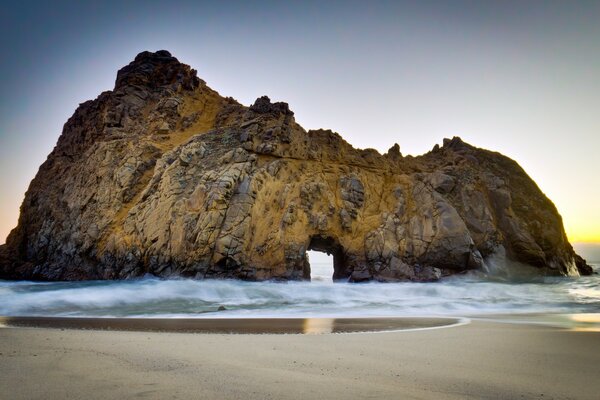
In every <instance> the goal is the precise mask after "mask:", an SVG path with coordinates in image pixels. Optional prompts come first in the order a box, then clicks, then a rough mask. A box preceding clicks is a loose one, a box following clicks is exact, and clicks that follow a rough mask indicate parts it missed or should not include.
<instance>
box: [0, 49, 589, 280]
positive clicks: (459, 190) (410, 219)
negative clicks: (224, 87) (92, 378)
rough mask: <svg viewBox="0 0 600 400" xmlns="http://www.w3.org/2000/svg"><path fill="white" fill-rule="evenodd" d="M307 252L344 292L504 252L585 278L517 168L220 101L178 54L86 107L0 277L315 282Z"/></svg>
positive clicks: (138, 71)
mask: <svg viewBox="0 0 600 400" xmlns="http://www.w3.org/2000/svg"><path fill="white" fill-rule="evenodd" d="M307 248H315V249H323V250H325V251H330V252H332V253H333V254H334V258H335V259H336V260H337V261H336V265H337V267H336V272H335V274H336V277H337V278H339V279H349V280H351V281H364V280H372V279H373V280H379V281H399V280H413V281H421V280H435V279H438V278H439V277H441V276H443V275H450V274H455V273H460V272H464V271H466V270H469V269H477V268H481V267H482V266H483V263H484V262H485V259H486V257H490V256H492V255H494V254H495V253H496V252H498V251H501V252H502V253H505V254H506V256H507V257H508V258H509V259H511V260H514V261H519V262H522V263H526V264H529V265H533V266H535V267H537V268H539V271H540V273H541V274H562V275H577V274H579V273H582V274H589V273H591V272H592V270H591V268H590V267H589V266H588V265H587V264H586V263H585V261H584V260H583V259H581V257H579V256H577V255H576V254H575V252H574V251H573V248H572V247H571V245H570V244H569V242H568V240H567V237H566V235H565V232H564V229H563V225H562V220H561V217H560V215H559V214H558V212H557V210H556V208H555V207H554V205H553V204H552V202H551V201H550V200H549V199H548V198H546V196H544V194H543V193H542V192H541V191H540V189H539V188H538V187H537V185H536V184H535V182H533V181H532V180H531V179H530V178H529V177H528V176H527V174H526V173H525V172H524V171H523V170H522V169H521V167H519V165H518V164H517V163H516V162H514V161H513V160H511V159H509V158H507V157H505V156H502V155H501V154H498V153H494V152H491V151H487V150H483V149H479V148H476V147H474V146H471V145H469V144H467V143H464V142H463V141H462V140H460V138H453V139H445V140H444V143H443V146H441V147H440V146H438V145H436V146H435V147H434V148H433V149H432V150H431V151H430V152H428V153H427V154H424V155H422V156H418V157H412V156H406V157H404V156H403V155H402V154H401V153H400V148H399V146H398V145H394V146H393V147H392V148H390V149H389V151H388V152H387V153H386V154H383V155H381V154H379V153H378V152H377V151H375V150H373V149H366V150H360V149H355V148H353V147H352V146H351V145H350V144H348V143H347V142H346V141H345V140H344V139H342V137H341V136H340V135H338V134H337V133H334V132H332V131H329V130H309V131H306V130H305V129H303V128H302V127H301V126H300V125H298V124H297V123H296V122H295V120H294V113H293V112H292V111H291V110H290V109H289V107H288V105H287V104H286V103H280V102H279V103H272V102H271V101H270V100H269V98H268V97H266V96H264V97H261V98H259V99H257V100H256V102H255V103H254V104H253V105H251V106H250V107H245V106H243V105H241V104H239V103H238V102H237V101H235V100H234V99H232V98H224V97H222V96H220V95H219V94H218V93H217V92H215V91H214V90H212V89H210V88H209V87H208V86H207V85H206V83H205V82H203V81H202V80H200V79H199V78H198V77H197V76H196V71H195V70H193V69H191V68H190V67H189V66H187V65H184V64H181V63H180V62H179V61H178V60H177V59H176V58H174V57H172V56H171V54H170V53H169V52H167V51H159V52H156V53H150V52H143V53H141V54H139V55H138V56H137V57H136V58H135V60H134V61H133V62H131V63H130V64H129V65H128V66H126V67H124V68H122V69H121V70H120V71H119V72H118V74H117V80H116V84H115V88H114V90H113V91H107V92H104V93H102V94H100V96H98V98H97V99H95V100H93V101H87V102H84V103H82V104H81V105H80V106H79V107H78V109H77V110H76V111H75V114H74V115H73V116H72V117H71V118H70V119H69V120H68V121H67V123H66V124H65V126H64V129H63V132H62V135H61V136H60V138H59V139H58V143H57V145H56V147H55V148H54V150H53V151H52V153H51V154H50V155H49V156H48V159H47V161H46V162H44V164H43V165H42V166H41V167H40V169H39V172H38V174H37V175H36V177H35V178H34V180H33V181H32V182H31V184H30V186H29V189H28V191H27V194H26V196H25V200H24V201H23V205H22V206H21V215H20V217H19V224H18V226H17V227H16V228H15V229H14V230H13V231H12V232H11V234H10V235H9V237H8V238H7V242H6V245H3V246H0V277H3V278H10V279H44V280H79V279H125V278H133V277H139V276H143V275H145V274H153V275H156V276H161V277H170V276H186V277H194V278H236V279H246V280H268V279H284V280H293V279H306V278H307V272H306V250H307Z"/></svg>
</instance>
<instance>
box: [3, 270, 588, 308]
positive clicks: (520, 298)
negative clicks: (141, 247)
mask: <svg viewBox="0 0 600 400" xmlns="http://www.w3.org/2000/svg"><path fill="white" fill-rule="evenodd" d="M311 264H312V276H313V280H312V282H287V283H281V282H242V281H234V280H205V281H195V280H189V279H170V280H162V279H157V278H152V277H147V278H142V279H137V280H127V281H88V282H51V283H39V282H26V281H21V282H9V281H0V315H4V316H79V317H81V316H88V317H92V316H93V317H109V316H112V317H188V318H189V317H198V318H202V317H207V318H220V317H223V318H228V317H367V316H416V315H418V316H441V315H444V316H472V315H492V314H531V313H536V314H537V313H544V314H548V313H600V275H597V274H596V275H592V276H587V277H577V278H566V277H538V278H531V277H527V278H523V277H517V278H515V277H510V276H507V275H506V274H501V273H500V274H498V273H489V272H488V273H472V274H469V275H461V276H454V277H450V278H445V279H442V280H441V281H440V282H432V283H412V282H406V283H364V284H351V283H333V282H332V280H331V274H332V266H331V265H330V264H329V263H322V262H313V263H311ZM594 268H595V269H596V271H600V265H599V264H596V265H594Z"/></svg>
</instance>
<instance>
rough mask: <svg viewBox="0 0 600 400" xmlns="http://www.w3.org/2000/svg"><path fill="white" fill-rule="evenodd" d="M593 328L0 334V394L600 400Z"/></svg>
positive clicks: (598, 343)
mask: <svg viewBox="0 0 600 400" xmlns="http://www.w3.org/2000/svg"><path fill="white" fill-rule="evenodd" d="M599 365H600V333H599V332H578V331H572V330H566V329H560V328H554V327H549V326H536V325H526V324H508V323H498V322H491V321H477V320H476V321H472V322H471V323H469V324H466V325H460V326H454V327H449V328H439V329H430V330H412V331H399V332H386V333H353V334H320V335H300V334H283V335H281V334H279V335H278V334H235V335H227V334H200V333H173V332H171V333H166V332H136V331H103V330H82V329H69V328H66V329H65V328H63V329H56V328H23V327H20V328H15V327H8V328H3V329H0V387H1V388H2V391H1V392H0V397H1V398H3V399H108V398H116V399H128V398H136V399H137V398H140V399H312V398H314V399H338V398H339V399H364V398H373V399H465V398H473V399H481V398H485V399H522V398H526V399H527V398H535V399H542V398H543V399H597V398H598V393H600V379H599V377H600V372H599V371H600V369H599Z"/></svg>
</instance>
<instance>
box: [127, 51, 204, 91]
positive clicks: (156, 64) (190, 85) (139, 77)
mask: <svg viewBox="0 0 600 400" xmlns="http://www.w3.org/2000/svg"><path fill="white" fill-rule="evenodd" d="M199 84H200V79H199V78H198V77H197V76H196V70H195V69H192V68H190V66H189V65H186V64H183V63H181V62H179V60H178V59H177V58H175V57H173V56H172V55H171V53H169V52H168V51H166V50H159V51H157V52H155V53H152V52H150V51H143V52H141V53H140V54H138V55H137V56H136V57H135V59H134V60H133V61H132V62H131V63H129V65H127V66H125V67H123V68H121V69H120V70H119V72H118V73H117V80H116V82H115V90H117V89H120V88H122V87H124V86H127V85H132V86H133V85H139V86H147V87H150V88H155V87H160V86H173V89H177V86H181V87H182V88H184V89H187V90H193V89H194V88H196V87H198V85H199Z"/></svg>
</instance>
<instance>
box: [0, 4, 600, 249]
mask: <svg viewBox="0 0 600 400" xmlns="http://www.w3.org/2000/svg"><path fill="white" fill-rule="evenodd" d="M77 3H79V2H77ZM77 3H76V2H61V1H52V2H29V1H19V2H11V3H7V4H4V5H3V7H2V10H1V11H0V34H1V35H0V41H1V44H2V49H3V54H2V62H1V63H0V80H1V84H2V91H1V95H0V96H1V97H0V170H1V171H2V173H1V174H0V243H3V242H4V240H5V238H6V235H7V234H8V232H9V231H10V229H12V228H13V227H14V226H15V225H16V222H17V217H18V208H19V205H20V203H21V201H22V199H23V195H24V193H25V190H26V189H27V186H28V184H29V181H30V180H31V179H32V178H33V176H34V175H35V173H36V172H37V169H38V167H39V165H40V164H41V163H42V162H43V161H44V160H45V158H46V156H47V155H48V153H49V152H50V151H51V150H52V148H53V146H54V145H55V143H56V141H57V139H58V136H59V134H60V132H61V129H62V125H63V124H64V123H65V122H66V120H67V118H68V117H69V116H71V114H72V113H73V112H74V110H75V108H76V107H77V105H78V103H81V102H83V101H86V100H88V99H93V98H95V97H96V96H97V95H98V94H100V92H102V91H104V90H110V89H112V88H113V85H114V80H115V77H116V72H117V70H118V69H119V68H121V67H122V66H124V65H126V64H128V63H129V62H130V61H131V60H132V59H133V58H134V57H135V55H136V54H137V53H139V52H140V51H143V50H152V51H155V50H159V49H167V50H169V51H171V53H172V54H173V55H174V56H176V57H178V58H179V60H181V61H182V62H185V63H187V64H190V65H191V66H192V67H193V68H195V69H197V70H198V75H199V76H200V77H201V78H203V79H204V80H205V81H206V82H207V83H208V85H209V86H211V87H212V88H213V89H215V90H217V91H219V92H220V93H221V94H222V95H224V96H232V97H234V98H236V99H237V100H238V101H240V102H241V103H243V104H246V105H248V104H251V103H252V102H253V101H254V99H255V98H257V97H259V96H261V95H264V94H266V95H269V96H270V97H271V99H272V100H275V101H286V102H288V103H289V104H290V107H291V109H292V110H293V111H294V112H295V114H296V120H297V121H298V122H299V123H300V124H301V125H302V126H304V127H305V128H307V129H312V128H330V129H332V130H334V131H337V132H339V133H340V134H342V136H343V137H344V138H345V139H346V140H348V141H349V142H350V143H351V144H353V145H354V146H356V147H361V148H365V147H372V148H375V149H377V150H379V151H380V152H385V151H387V149H388V148H389V147H391V146H392V145H393V144H394V143H395V142H397V143H399V144H400V147H401V151H402V152H403V153H404V154H415V155H416V154H421V153H424V152H426V151H428V150H429V149H431V148H432V147H433V146H434V145H435V144H436V143H441V141H442V139H443V138H444V137H452V136H455V135H458V136H461V137H462V138H463V140H465V141H467V142H469V143H471V144H473V145H476V146H478V147H484V148H488V149H492V150H496V151H500V152H502V153H504V154H505V155H508V156H510V157H512V158H514V159H515V160H517V161H518V162H519V163H520V164H521V166H523V167H524V168H525V170H526V171H527V172H528V173H529V175H530V176H531V177H532V178H533V179H534V180H535V181H536V182H537V183H538V185H539V186H540V188H541V189H542V191H544V193H546V195H547V196H548V197H550V199H552V200H553V201H554V203H555V204H556V205H557V207H558V210H559V212H560V213H561V214H562V216H563V219H564V223H565V228H566V230H567V233H568V235H569V238H570V239H571V240H572V241H598V242H600V177H599V174H600V165H599V161H598V160H599V159H600V23H598V21H600V2H575V1H557V2H553V1H543V2H541V1H516V2H512V1H497V2H485V1H446V2H436V1H418V2H414V3H402V2H398V1H394V2H364V1H363V2H332V1H328V2H309V1H303V2H297V3H288V4H283V3H284V2H230V1H219V2H214V3H202V2H199V1H196V2H178V1H169V2H153V1H144V2H134V1H123V2H110V1H103V2H90V4H87V5H86V4H77ZM81 3H83V2H81ZM322 3H326V4H322Z"/></svg>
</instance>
